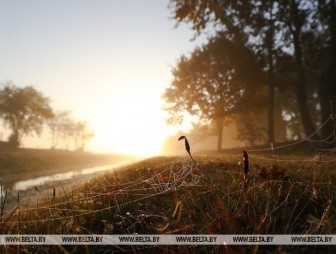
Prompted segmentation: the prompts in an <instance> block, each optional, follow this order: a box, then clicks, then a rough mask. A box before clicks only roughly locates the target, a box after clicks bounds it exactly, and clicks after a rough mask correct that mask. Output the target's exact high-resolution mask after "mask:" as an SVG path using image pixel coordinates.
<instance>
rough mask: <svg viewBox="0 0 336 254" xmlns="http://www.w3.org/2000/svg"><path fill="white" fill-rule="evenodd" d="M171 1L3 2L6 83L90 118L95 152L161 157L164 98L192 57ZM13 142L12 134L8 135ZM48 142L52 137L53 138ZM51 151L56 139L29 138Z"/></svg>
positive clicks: (1, 75)
mask: <svg viewBox="0 0 336 254" xmlns="http://www.w3.org/2000/svg"><path fill="white" fill-rule="evenodd" d="M167 6H168V0H142V1H139V0H119V1H117V0H90V1H89V0H57V1H55V0H54V1H46V0H20V1H18V0H10V1H5V0H0V10H1V15H0V42H1V44H0V45H1V47H0V82H2V83H4V82H6V81H9V80H11V81H13V82H14V83H15V84H16V85H19V86H25V85H33V86H34V87H35V88H36V89H38V90H39V91H41V92H42V93H43V94H44V95H45V96H47V97H49V98H50V99H51V100H52V106H53V108H55V109H60V110H72V111H73V113H74V116H75V117H76V118H77V119H78V120H82V119H83V120H87V121H88V122H89V127H90V128H91V129H92V130H94V132H95V137H94V138H93V139H92V141H91V144H90V147H91V150H92V151H109V152H119V153H133V154H155V153H158V152H159V151H160V144H161V142H162V138H163V137H164V136H167V135H168V134H169V133H170V132H171V130H169V129H168V128H166V126H165V120H164V113H163V112H162V110H161V108H162V101H161V94H162V92H163V91H164V89H165V88H166V87H168V86H169V83H170V81H171V79H172V76H171V67H172V66H174V65H175V63H176V61H177V59H178V58H179V56H180V55H181V54H182V53H188V52H191V51H192V49H193V48H194V47H195V45H196V44H200V43H201V39H199V40H197V41H195V42H191V41H190V39H191V38H192V37H193V35H194V34H193V31H191V29H189V28H188V27H187V26H186V25H182V26H179V27H178V28H177V29H174V25H175V21H174V20H171V19H169V17H170V10H169V9H168V8H167ZM4 138H5V137H4ZM47 138H48V137H47ZM23 142H24V145H25V146H32V147H37V146H38V147H44V146H46V147H50V139H46V138H45V139H44V140H41V139H39V140H36V139H31V138H30V139H24V140H23Z"/></svg>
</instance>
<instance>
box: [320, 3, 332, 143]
mask: <svg viewBox="0 0 336 254" xmlns="http://www.w3.org/2000/svg"><path fill="white" fill-rule="evenodd" d="M328 26H329V32H330V45H329V54H328V57H329V59H327V65H326V68H325V70H324V71H323V73H322V75H321V84H320V86H319V90H318V92H319V100H320V105H321V122H322V123H325V122H326V121H327V120H328V119H329V117H330V115H331V108H330V106H331V105H330V102H332V103H333V110H334V113H335V111H336V109H335V105H336V4H335V0H332V1H330V9H329V20H328ZM334 131H335V130H334V124H333V123H332V121H330V122H329V123H328V124H327V125H326V126H325V128H323V129H322V130H321V135H322V138H323V139H326V138H328V137H329V136H330V134H331V133H333V132H334Z"/></svg>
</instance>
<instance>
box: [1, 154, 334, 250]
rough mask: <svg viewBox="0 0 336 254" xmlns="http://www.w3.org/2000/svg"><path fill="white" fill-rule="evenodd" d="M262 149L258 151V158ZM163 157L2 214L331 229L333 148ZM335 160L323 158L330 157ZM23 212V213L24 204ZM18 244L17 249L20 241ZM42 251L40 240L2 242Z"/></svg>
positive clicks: (161, 226) (70, 222)
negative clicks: (313, 152) (320, 152)
mask: <svg viewBox="0 0 336 254" xmlns="http://www.w3.org/2000/svg"><path fill="white" fill-rule="evenodd" d="M261 157H262V156H261ZM195 159H196V161H197V162H198V163H199V167H197V166H196V165H195V164H194V163H193V162H192V161H190V159H189V158H188V157H183V158H181V157H159V158H152V159H148V160H145V161H142V162H139V163H135V164H133V165H130V166H128V167H125V168H124V169H123V170H119V171H115V172H111V173H108V174H105V175H104V176H102V177H99V178H96V179H94V180H92V181H91V182H89V183H87V184H85V185H82V186H78V187H77V188H75V189H73V190H72V191H71V192H63V193H61V194H60V195H57V196H56V197H52V196H49V197H46V198H45V200H39V202H36V203H34V205H33V206H32V205H30V207H20V208H18V209H17V210H16V212H13V213H7V214H5V215H4V217H3V218H4V219H3V221H4V222H3V224H2V231H3V233H10V234H17V233H21V234H35V233H36V234H41V233H46V234H135V233H137V234H334V233H335V232H336V224H335V214H336V209H335V201H336V200H335V199H336V194H335V191H336V188H335V186H336V178H335V168H336V167H335V162H334V161H333V158H332V156H330V157H328V158H325V159H326V160H324V161H320V160H319V161H315V160H313V161H312V160H311V158H309V157H303V156H301V157H298V156H296V157H291V158H289V159H284V158H282V159H273V158H268V159H269V160H265V158H259V159H257V158H251V159H250V168H251V169H250V172H249V173H248V177H247V179H246V180H244V175H243V170H242V165H241V164H240V162H241V157H240V155H237V156H230V157H227V156H222V155H221V156H218V155H206V156H197V157H195ZM329 160H330V162H327V161H329ZM18 211H19V212H18ZM20 248H21V249H20ZM3 249H4V250H5V251H18V249H19V250H23V251H28V252H36V251H37V252H38V251H43V250H44V247H40V246H35V247H32V246H31V247H18V246H12V247H3ZM136 250H139V251H142V252H145V251H150V252H151V253H176V252H180V253H186V252H189V253H279V252H283V253H293V252H296V253H302V252H305V253H335V252H334V251H335V247H334V246H323V247H322V246H310V247H309V248H308V247H307V246H246V247H242V246H147V247H144V246H133V247H130V246H122V247H117V246H62V247H59V246H55V247H49V249H48V252H49V253H66V252H70V253H83V252H92V253H93V252H94V253H98V252H99V253H111V252H113V253H117V252H120V253H122V252H125V251H136Z"/></svg>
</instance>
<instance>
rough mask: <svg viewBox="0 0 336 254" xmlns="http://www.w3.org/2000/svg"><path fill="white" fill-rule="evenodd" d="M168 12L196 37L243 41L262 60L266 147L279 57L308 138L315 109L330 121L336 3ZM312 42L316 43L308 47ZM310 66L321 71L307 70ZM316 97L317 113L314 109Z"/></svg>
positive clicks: (197, 5) (177, 5) (183, 6)
mask: <svg viewBox="0 0 336 254" xmlns="http://www.w3.org/2000/svg"><path fill="white" fill-rule="evenodd" d="M170 9H171V10H172V17H173V18H174V19H175V20H176V21H177V22H178V23H181V22H187V23H191V24H192V28H193V29H194V30H195V31H196V33H197V34H200V33H201V32H202V31H204V30H206V29H207V28H209V27H211V28H214V31H215V32H216V33H218V32H222V33H224V34H225V36H226V38H228V39H230V40H233V39H236V41H237V39H239V40H241V41H242V42H243V43H244V44H245V45H246V46H247V47H249V48H251V49H252V50H253V51H254V53H255V54H256V55H258V56H259V57H260V60H261V62H263V67H264V70H265V71H267V73H268V74H269V75H268V76H269V82H268V86H269V89H268V90H269V93H268V96H269V103H268V104H269V114H268V115H269V116H268V118H269V124H268V126H269V127H268V128H269V140H270V141H271V140H272V139H273V138H272V128H273V124H272V122H273V123H274V119H272V118H273V114H274V113H273V107H274V106H273V105H274V95H275V94H274V87H275V84H276V83H277V81H276V80H275V75H277V76H281V73H275V72H276V70H275V69H276V65H277V62H278V60H279V57H280V58H281V57H282V56H283V55H285V54H287V55H288V56H290V57H291V58H292V59H293V60H294V66H295V69H294V73H295V76H296V77H295V79H296V81H295V84H294V86H293V87H289V86H287V87H286V89H289V90H292V89H295V90H294V92H295V94H296V99H295V102H296V105H297V111H298V114H296V115H298V116H299V117H300V118H301V124H302V126H303V129H304V132H305V134H306V136H310V135H311V134H312V133H314V132H315V130H316V129H315V126H314V123H313V122H314V115H316V114H314V113H315V111H316V110H318V109H316V108H320V110H319V112H318V113H320V119H321V122H322V123H324V122H325V121H326V120H327V119H328V118H329V117H330V100H332V101H334V103H335V101H336V85H335V83H336V67H335V66H336V4H335V0H313V1H305V0H269V1H257V0H245V1H243V0H227V1H211V0H204V1H203V0H196V1H183V0H171V1H170ZM312 40H314V41H316V42H317V41H318V43H311V42H312ZM312 51H314V52H315V56H314V58H315V59H316V60H317V61H311V60H312V58H311V57H310V56H309V52H312ZM309 61H310V62H315V63H317V62H318V63H319V65H316V67H315V68H310V67H309V66H308V62H309ZM312 74H313V75H312ZM311 76H315V77H317V76H319V77H320V78H319V79H320V81H318V82H315V83H314V84H312V80H311V79H310V77H311ZM314 80H315V79H314ZM316 91H317V92H316ZM316 94H317V95H318V99H319V101H318V102H317V103H318V107H317V106H315V107H314V105H313V104H314V103H316V100H315V99H314V96H315V95H316ZM315 105H316V104H315ZM312 110H313V111H312ZM327 126H328V128H325V129H323V133H322V136H323V137H324V138H325V137H326V136H329V134H330V132H331V130H332V124H331V123H330V124H329V125H327ZM315 138H318V135H315Z"/></svg>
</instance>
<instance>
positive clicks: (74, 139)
mask: <svg viewBox="0 0 336 254" xmlns="http://www.w3.org/2000/svg"><path fill="white" fill-rule="evenodd" d="M0 118H1V119H2V120H3V123H4V126H5V127H6V128H8V129H9V130H10V131H11V134H10V135H9V137H8V142H4V141H1V143H0V147H2V148H3V147H19V146H20V144H21V142H22V138H23V137H24V136H26V135H32V134H36V135H40V134H41V131H42V128H43V126H44V125H46V126H48V129H49V131H50V134H51V137H52V138H51V139H52V142H51V148H59V147H60V148H63V149H70V147H72V148H73V149H75V150H84V148H85V144H86V143H87V142H88V141H89V140H90V139H91V138H92V137H93V135H94V133H93V132H92V131H90V130H89V129H88V125H87V122H85V121H77V120H75V119H74V118H73V117H72V116H71V112H70V111H55V110H54V109H52V108H51V106H50V100H49V98H47V97H45V96H44V95H43V94H42V93H41V92H39V91H37V90H36V89H35V88H34V87H32V86H26V87H23V88H21V87H17V86H15V85H14V84H13V83H11V82H9V83H6V84H3V85H2V87H1V88H0ZM71 143H72V146H71Z"/></svg>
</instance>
